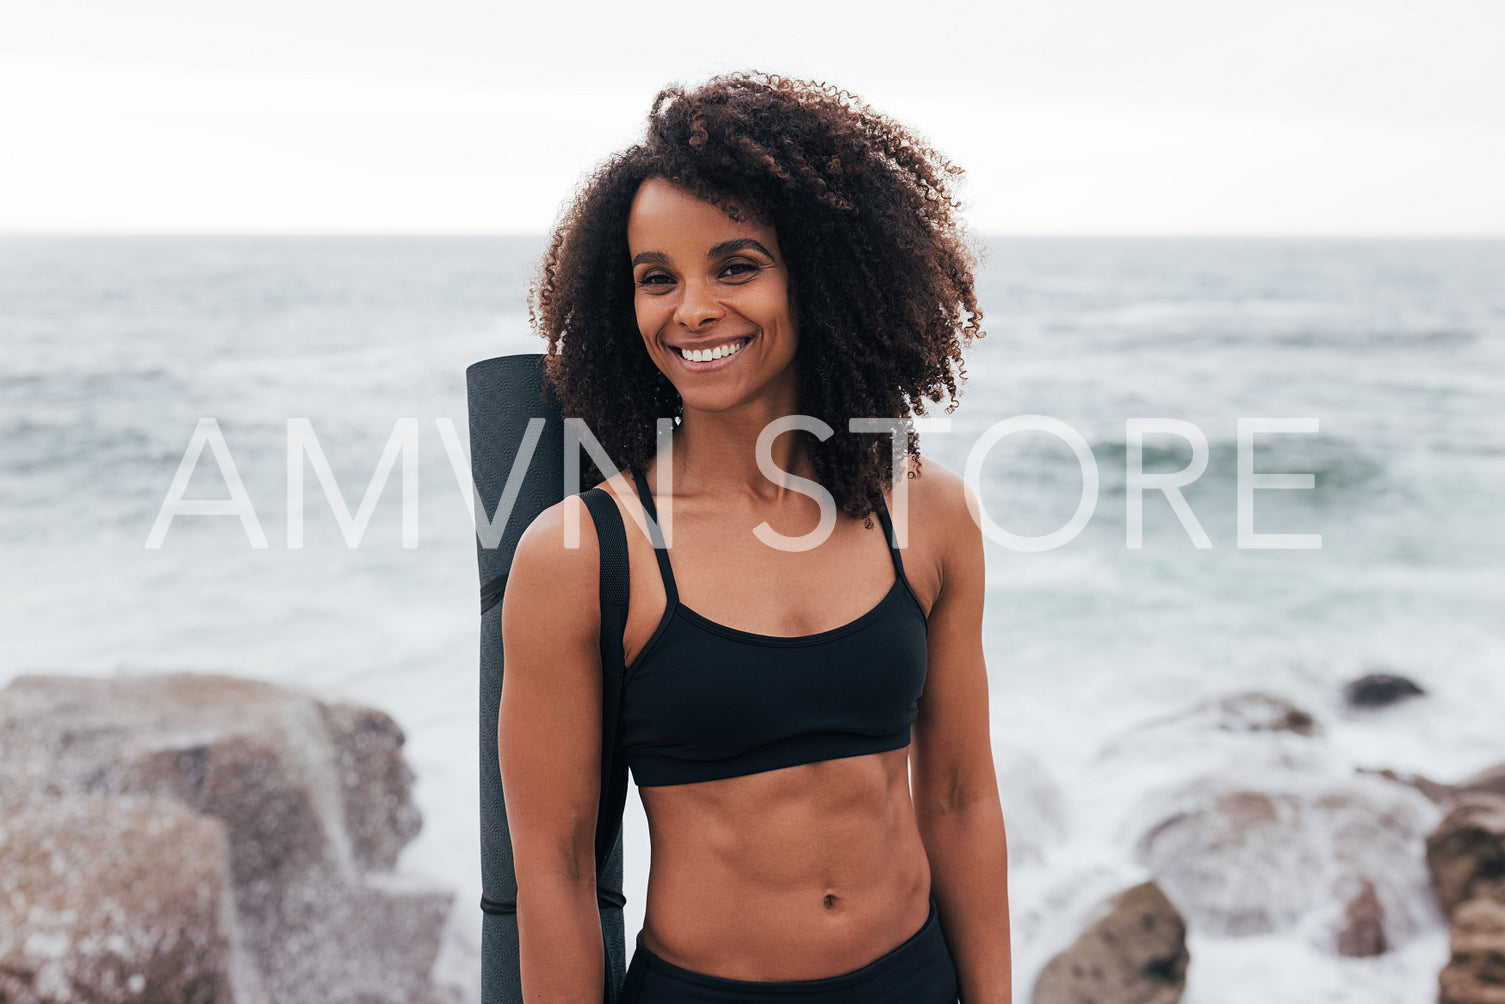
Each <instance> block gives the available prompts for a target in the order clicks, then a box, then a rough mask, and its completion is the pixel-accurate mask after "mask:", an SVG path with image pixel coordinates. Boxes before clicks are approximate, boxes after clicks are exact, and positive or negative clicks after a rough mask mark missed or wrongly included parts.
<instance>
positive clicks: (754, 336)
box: [627, 178, 799, 414]
mask: <svg viewBox="0 0 1505 1004" xmlns="http://www.w3.org/2000/svg"><path fill="white" fill-rule="evenodd" d="M627 246H628V251H629V253H630V254H631V256H632V279H633V286H634V294H633V309H634V310H635V311H636V313H637V321H638V331H639V332H640V333H641V334H642V336H643V344H644V346H646V347H647V349H648V355H649V356H650V357H652V359H653V362H654V365H656V366H657V367H658V368H659V370H660V371H661V372H663V374H664V375H665V376H667V377H668V378H669V381H670V383H672V384H673V385H674V388H675V389H676V390H678V391H679V395H680V397H681V399H682V400H683V401H684V405H685V410H686V411H687V412H688V411H712V412H725V411H728V410H730V409H733V408H736V407H738V406H740V405H745V404H749V403H751V402H754V401H762V402H763V404H764V405H765V406H771V407H773V408H775V409H778V413H779V414H788V413H791V412H793V411H794V410H795V409H796V403H797V389H798V378H797V372H796V370H795V366H794V360H795V353H796V350H797V349H798V347H799V329H798V326H797V325H796V324H795V321H794V312H793V310H792V309H791V307H790V304H789V270H788V268H787V266H786V265H785V262H784V258H783V255H782V253H781V252H780V250H779V243H778V239H777V237H776V235H775V234H774V231H773V228H772V227H769V226H763V225H760V224H757V223H753V222H750V221H749V222H741V223H738V222H737V221H735V220H733V219H732V218H731V217H729V216H727V215H726V214H725V213H723V212H722V211H721V210H720V209H718V208H717V207H716V206H713V205H712V204H710V203H709V202H704V201H702V200H701V199H699V198H696V197H695V196H694V195H692V194H691V193H689V192H687V191H685V190H684V189H682V188H677V187H675V186H674V185H672V184H670V183H669V182H667V181H665V180H663V179H662V178H649V179H648V180H647V181H645V182H643V184H642V185H641V186H640V187H639V188H638V191H637V195H636V196H635V197H634V198H633V200H632V212H631V215H630V216H629V217H628V221H627Z"/></svg>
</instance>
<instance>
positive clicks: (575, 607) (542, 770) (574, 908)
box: [497, 497, 606, 1004]
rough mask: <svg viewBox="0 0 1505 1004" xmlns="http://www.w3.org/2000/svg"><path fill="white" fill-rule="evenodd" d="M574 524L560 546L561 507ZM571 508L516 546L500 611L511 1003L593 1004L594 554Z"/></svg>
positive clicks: (599, 967)
mask: <svg viewBox="0 0 1505 1004" xmlns="http://www.w3.org/2000/svg"><path fill="white" fill-rule="evenodd" d="M566 506H575V507H577V511H576V513H575V515H576V516H578V517H579V519H580V521H581V532H580V546H579V547H577V548H573V549H572V548H566V547H565V546H564V534H563V527H564V520H565V507H566ZM592 526H593V524H592V522H591V519H590V516H589V514H588V513H587V512H586V511H585V506H584V504H583V503H582V502H581V501H580V500H579V499H578V498H574V497H571V498H568V499H565V500H564V501H563V502H561V503H559V504H558V505H555V506H552V507H551V508H549V509H547V510H545V511H544V512H543V513H541V514H540V515H539V517H538V518H537V519H536V520H534V522H533V524H532V525H531V526H530V527H529V528H528V530H527V532H526V533H524V534H523V537H522V539H521V540H520V541H518V545H517V553H516V555H515V557H514V558H513V563H512V571H511V573H510V575H509V576H508V581H507V592H506V595H505V598H504V599H503V601H502V639H503V655H504V660H505V667H506V668H505V670H504V672H503V675H502V699H501V714H500V718H499V720H498V740H497V744H498V753H499V755H500V757H501V769H502V786H503V789H504V790H505V792H506V803H507V827H508V830H509V832H510V833H511V836H512V856H513V864H514V868H515V870H516V873H517V923H518V940H519V945H520V949H521V965H522V984H523V997H524V999H525V1000H527V1001H529V1002H532V1001H548V1002H571V1004H573V1002H584V1004H599V1002H600V1001H601V999H602V993H603V988H604V983H605V978H606V977H605V972H606V970H605V953H604V950H603V948H602V942H601V920H600V914H599V912H598V911H597V905H596V856H595V832H596V808H597V801H598V799H599V797H600V789H601V779H600V769H601V655H600V648H599V642H598V638H599V636H600V630H601V604H600V599H599V593H598V588H599V576H600V572H599V564H600V558H599V551H598V549H597V543H596V535H595V532H594V530H593V529H587V527H592Z"/></svg>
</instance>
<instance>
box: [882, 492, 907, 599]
mask: <svg viewBox="0 0 1505 1004" xmlns="http://www.w3.org/2000/svg"><path fill="white" fill-rule="evenodd" d="M878 522H879V523H882V524H883V539H884V540H886V541H887V542H888V554H889V557H891V558H893V559H894V574H895V575H896V576H898V577H899V581H901V582H903V583H904V584H905V585H906V586H907V585H909V577H908V576H907V575H905V574H904V559H903V558H902V557H901V556H900V555H899V544H898V537H897V536H895V534H894V521H893V520H892V519H890V518H889V515H888V505H887V504H886V503H885V502H884V501H883V499H881V498H880V499H879V500H878Z"/></svg>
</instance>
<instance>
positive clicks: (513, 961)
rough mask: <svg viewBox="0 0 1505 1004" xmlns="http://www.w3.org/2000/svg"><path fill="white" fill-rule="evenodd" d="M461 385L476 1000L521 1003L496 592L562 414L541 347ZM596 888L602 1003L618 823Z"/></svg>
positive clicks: (617, 983) (556, 441) (537, 509)
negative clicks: (476, 771)
mask: <svg viewBox="0 0 1505 1004" xmlns="http://www.w3.org/2000/svg"><path fill="white" fill-rule="evenodd" d="M465 384H466V396H467V398H468V401H469V410H470V466H471V477H472V478H473V480H474V483H475V496H474V502H475V507H476V513H475V517H476V558H477V561H478V564H479V566H480V580H481V721H480V754H481V763H480V767H481V910H482V911H483V912H482V918H481V1000H482V1002H483V1004H522V999H523V997H522V984H521V980H520V977H519V974H518V962H519V959H518V945H517V913H516V904H517V877H516V875H515V874H514V872H513V865H512V841H511V838H510V837H509V836H508V833H507V812H506V806H505V799H504V798H503V794H502V777H501V768H500V765H499V764H498V763H497V712H498V709H499V707H500V705H501V696H502V672H503V667H502V617H501V614H502V608H501V600H502V595H503V592H504V590H505V589H506V585H507V573H508V572H509V571H510V570H511V568H512V556H513V554H514V553H515V551H516V549H517V541H518V538H520V537H521V536H522V534H523V531H524V530H526V529H527V527H528V524H530V523H532V522H533V519H534V517H536V516H537V515H538V514H539V513H541V512H543V510H545V509H547V508H548V507H549V506H551V505H553V504H554V503H556V502H558V501H559V500H560V499H562V498H563V497H564V431H563V419H562V417H561V414H560V410H559V403H558V402H557V401H556V400H555V399H554V397H553V395H552V394H550V393H548V392H547V391H546V388H545V384H544V380H543V356H542V355H540V354H537V353H530V354H526V355H516V356H500V357H498V358H495V359H485V360H482V361H480V362H478V363H474V364H472V365H471V366H469V367H467V368H466V370H465ZM509 486H510V491H509ZM509 496H510V497H509ZM509 506H510V510H509ZM503 516H505V517H506V518H505V520H504V519H503V518H502V517H503ZM597 886H598V888H599V890H600V892H599V895H598V900H599V902H600V906H601V930H602V934H603V938H604V942H605V946H606V977H607V978H606V988H607V990H606V998H605V999H606V1000H607V1001H608V1002H609V1001H614V1000H615V998H616V994H617V991H618V988H620V987H621V985H622V979H623V975H624V972H625V970H626V961H627V957H626V948H625V933H624V931H623V920H622V893H621V889H622V836H621V832H620V828H619V829H618V832H617V836H616V842H615V844H614V845H613V846H612V850H611V853H610V855H609V856H608V858H607V861H606V864H605V866H604V868H600V869H598V873H597Z"/></svg>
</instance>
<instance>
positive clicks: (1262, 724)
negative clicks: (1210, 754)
mask: <svg viewBox="0 0 1505 1004" xmlns="http://www.w3.org/2000/svg"><path fill="white" fill-rule="evenodd" d="M1169 723H1185V724H1189V725H1201V726H1204V727H1208V728H1213V729H1218V730H1220V731H1223V732H1288V733H1291V734H1292V735H1298V736H1315V735H1320V734H1321V731H1322V730H1321V728H1320V727H1319V726H1318V725H1317V720H1316V719H1315V718H1313V717H1312V714H1311V712H1309V711H1306V710H1304V709H1302V708H1299V707H1297V706H1296V705H1294V704H1292V703H1291V702H1290V701H1288V700H1286V699H1285V698H1283V697H1278V696H1276V695H1275V694H1267V693H1265V692H1263V691H1258V690H1250V691H1245V692H1244V693H1241V694H1232V695H1230V696H1228V697H1218V698H1214V699H1212V700H1208V701H1203V702H1201V703H1200V704H1196V705H1193V706H1192V707H1191V708H1189V709H1187V710H1186V711H1183V712H1179V713H1177V714H1175V715H1171V716H1169V717H1167V718H1162V719H1158V720H1156V721H1155V722H1152V723H1150V726H1149V727H1155V726H1159V725H1164V724H1169Z"/></svg>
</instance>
